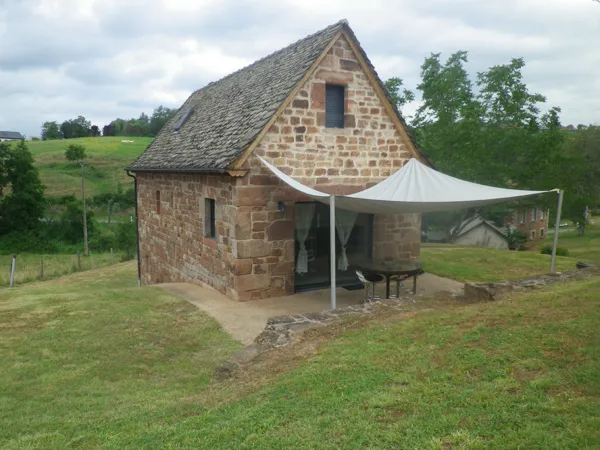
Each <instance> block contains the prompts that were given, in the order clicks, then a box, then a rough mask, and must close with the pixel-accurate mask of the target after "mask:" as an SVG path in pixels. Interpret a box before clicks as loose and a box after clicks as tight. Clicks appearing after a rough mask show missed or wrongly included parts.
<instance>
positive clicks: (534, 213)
mask: <svg viewBox="0 0 600 450" xmlns="http://www.w3.org/2000/svg"><path fill="white" fill-rule="evenodd" d="M536 220H537V208H533V209H532V210H531V221H532V222H535V221H536Z"/></svg>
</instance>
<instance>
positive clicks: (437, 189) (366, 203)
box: [259, 157, 551, 214]
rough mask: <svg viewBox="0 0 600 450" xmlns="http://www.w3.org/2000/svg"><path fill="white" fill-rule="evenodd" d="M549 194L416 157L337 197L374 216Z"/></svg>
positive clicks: (341, 204)
mask: <svg viewBox="0 0 600 450" xmlns="http://www.w3.org/2000/svg"><path fill="white" fill-rule="evenodd" d="M259 158H260V157H259ZM260 160H261V161H262V162H263V164H265V166H267V167H268V168H269V169H270V170H271V171H272V172H273V173H274V174H275V175H277V177H278V178H280V179H281V180H282V181H283V182H285V183H286V184H288V185H290V186H291V187H293V188H294V189H296V190H298V191H300V192H302V193H303V194H306V195H308V196H309V197H312V198H314V199H315V200H319V201H321V202H323V203H329V199H330V195H329V194H326V193H324V192H320V191H318V190H316V189H313V188H311V187H308V186H305V185H303V184H302V183H299V182H298V181H296V180H294V179H293V178H291V177H290V176H288V175H286V174H285V173H283V172H282V171H281V170H279V169H277V168H276V167H274V166H273V165H272V164H269V163H268V162H267V161H265V160H264V159H262V158H260ZM546 192H551V191H523V190H518V189H503V188H497V187H492V186H485V185H483V184H477V183H471V182H469V181H464V180H460V179H458V178H454V177H451V176H449V175H444V174H443V173H440V172H438V171H437V170H434V169H431V168H429V167H427V166H426V165H424V164H422V163H420V162H419V161H417V160H416V159H415V158H413V159H411V160H410V161H408V163H406V164H405V165H404V167H402V168H401V169H400V170H398V171H397V172H396V173H394V174H393V175H392V176H390V177H388V178H386V179H385V180H383V181H382V182H381V183H379V184H377V185H375V186H373V187H371V188H369V189H365V190H363V191H360V192H357V193H356V194H351V195H336V207H337V208H339V209H346V210H349V211H356V212H363V213H371V214H394V213H400V214H402V213H425V212H433V211H450V210H455V209H466V208H472V207H476V206H483V205H489V204H493V203H500V202H504V201H509V200H516V199H519V198H522V197H528V196H532V195H539V194H544V193H546Z"/></svg>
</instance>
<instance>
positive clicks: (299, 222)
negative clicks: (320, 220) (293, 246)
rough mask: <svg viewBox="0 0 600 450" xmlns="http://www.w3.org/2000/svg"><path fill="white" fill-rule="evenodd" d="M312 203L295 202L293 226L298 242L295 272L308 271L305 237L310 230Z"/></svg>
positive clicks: (313, 207)
mask: <svg viewBox="0 0 600 450" xmlns="http://www.w3.org/2000/svg"><path fill="white" fill-rule="evenodd" d="M315 206H316V205H315V204H314V203H296V218H295V220H294V228H295V229H296V239H297V240H298V243H299V244H300V251H299V252H298V260H297V261H296V273H306V272H308V253H307V251H306V238H307V237H308V233H309V232H310V225H311V224H312V220H313V216H314V215H315Z"/></svg>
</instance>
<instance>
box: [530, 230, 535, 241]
mask: <svg viewBox="0 0 600 450" xmlns="http://www.w3.org/2000/svg"><path fill="white" fill-rule="evenodd" d="M534 239H535V230H532V231H531V240H532V241H533V240H534Z"/></svg>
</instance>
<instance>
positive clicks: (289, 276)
mask: <svg viewBox="0 0 600 450" xmlns="http://www.w3.org/2000/svg"><path fill="white" fill-rule="evenodd" d="M257 155H260V156H262V157H263V158H265V159H266V160H268V161H269V162H270V163H272V164H274V165H275V166H276V167H278V168H279V169H281V170H282V171H284V172H285V173H286V174H288V175H290V176H292V177H293V178H295V179H296V180H298V181H300V182H301V183H303V184H305V185H308V186H313V187H315V188H318V189H319V190H321V191H324V192H328V193H339V194H349V193H353V192H357V191H360V190H362V189H364V188H366V187H369V186H372V185H374V184H376V183H378V182H379V181H381V180H383V179H385V178H386V177H388V176H389V175H391V174H392V173H394V172H395V171H396V170H398V169H399V168H400V167H402V166H403V165H404V164H405V163H406V162H407V161H408V160H409V159H410V158H419V160H420V161H421V162H424V163H426V164H429V162H428V160H427V158H426V156H425V155H424V154H423V153H422V152H420V150H419V149H418V147H417V145H416V143H415V141H414V139H413V138H412V137H411V135H410V134H409V133H408V131H407V128H406V124H405V122H404V120H403V119H402V116H401V115H400V113H399V112H398V111H397V109H396V108H395V106H394V105H393V104H392V103H391V101H390V98H389V95H388V93H387V91H386V90H385V88H384V86H383V84H382V82H381V80H380V79H379V77H378V76H377V74H376V72H375V70H374V68H373V66H372V64H371V62H370V61H369V59H368V57H367V55H366V54H365V52H364V50H363V49H362V47H361V46H360V44H359V42H358V40H357V39H356V36H355V35H354V33H353V32H352V30H351V29H350V27H349V26H348V23H347V22H346V21H345V20H344V21H341V22H338V23H336V24H334V25H331V26H329V27H327V28H325V29H323V30H321V31H319V32H317V33H315V34H313V35H310V36H308V37H306V38H304V39H302V40H300V41H298V42H296V43H294V44H292V45H290V46H288V47H286V48H284V49H282V50H279V51H277V52H275V53H273V54H271V55H269V56H267V57H265V58H263V59H261V60H259V61H257V62H255V63H253V64H251V65H249V66H247V67H245V68H243V69H241V70H239V71H237V72H235V73H233V74H231V75H228V76H226V77H225V78H223V79H221V80H219V81H216V82H213V83H210V84H208V85H207V86H205V87H203V88H202V89H199V90H198V91H196V92H194V93H193V94H192V95H191V96H190V97H189V98H188V99H187V100H186V102H185V103H184V104H183V106H182V107H181V108H180V109H179V111H178V112H177V114H176V115H175V117H174V118H173V119H172V120H170V121H169V122H168V123H167V124H166V125H165V127H164V128H163V130H162V131H161V132H160V134H159V135H158V136H157V137H156V139H155V140H154V141H153V142H152V144H151V145H150V146H149V147H148V148H147V149H146V151H145V152H144V153H143V154H142V155H141V156H140V157H139V158H138V159H137V160H135V161H134V162H133V163H132V164H131V166H130V167H129V168H128V170H129V171H131V172H134V173H135V177H136V189H137V209H138V232H139V252H140V261H139V263H140V277H141V281H142V283H143V284H152V283H163V282H180V281H185V282H192V283H206V284H208V285H210V286H212V287H214V288H215V289H217V290H219V291H220V292H222V293H224V294H226V295H227V296H229V297H231V298H233V299H236V300H252V299H258V298H265V297H275V296H283V295H289V294H293V293H294V292H297V291H301V290H306V289H315V288H320V287H326V286H328V284H329V258H330V257H331V255H329V253H328V251H329V250H328V249H329V225H330V224H329V214H328V206H327V205H324V204H321V203H314V202H311V200H310V199H309V198H306V197H303V196H302V195H301V194H299V193H298V192H296V191H294V190H293V189H291V188H290V187H288V186H287V185H285V184H283V183H281V182H280V181H279V179H278V178H276V177H275V176H274V175H273V174H272V173H271V172H270V171H269V170H268V169H266V168H265V167H264V166H263V165H262V163H261V162H260V161H259V160H258V158H257V157H256V156H257ZM340 212H341V211H340ZM338 218H339V219H338V221H339V223H336V230H337V236H336V239H337V248H338V249H339V251H340V252H343V255H342V254H341V253H340V254H337V255H333V257H335V258H336V260H338V261H339V263H338V272H337V280H338V283H339V285H342V286H350V285H355V284H356V283H357V281H358V280H357V278H356V273H355V265H356V264H359V263H360V262H361V261H365V260H367V259H386V258H387V259H390V258H393V259H412V258H417V257H418V256H419V247H420V222H421V218H420V216H419V215H414V214H411V215H376V216H372V215H369V214H354V213H349V214H344V212H341V214H338Z"/></svg>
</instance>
